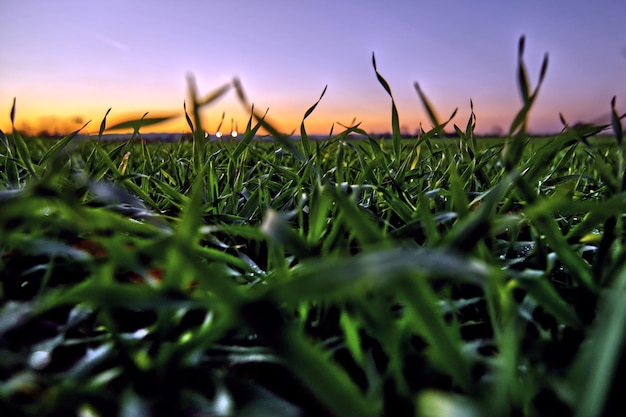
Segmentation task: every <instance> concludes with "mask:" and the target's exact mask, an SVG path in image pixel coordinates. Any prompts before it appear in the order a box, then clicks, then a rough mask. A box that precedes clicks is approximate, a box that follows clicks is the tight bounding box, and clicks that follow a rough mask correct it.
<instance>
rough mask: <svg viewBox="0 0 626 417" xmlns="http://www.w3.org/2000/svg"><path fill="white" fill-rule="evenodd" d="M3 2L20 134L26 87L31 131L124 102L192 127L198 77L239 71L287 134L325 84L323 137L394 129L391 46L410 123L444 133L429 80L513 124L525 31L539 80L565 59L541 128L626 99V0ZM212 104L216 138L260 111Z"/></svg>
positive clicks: (202, 89) (8, 90)
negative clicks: (436, 126)
mask: <svg viewBox="0 0 626 417" xmlns="http://www.w3.org/2000/svg"><path fill="white" fill-rule="evenodd" d="M0 11H1V12H2V16H3V17H4V19H3V21H4V23H3V25H2V26H0V128H1V129H2V130H4V131H10V130H11V125H10V120H9V117H8V115H9V112H10V108H11V104H12V100H13V97H16V98H17V120H16V127H17V128H18V129H20V130H23V131H26V132H28V133H38V132H48V133H55V132H57V133H60V132H67V131H71V130H74V129H77V128H79V127H80V126H82V125H83V124H84V123H86V122H87V121H90V120H91V123H90V124H89V125H88V127H87V128H86V130H85V131H86V132H87V133H93V132H97V130H98V127H99V125H100V121H101V120H102V117H103V116H104V114H105V113H106V111H107V110H108V109H109V108H112V110H111V113H110V116H109V117H110V121H111V124H113V123H114V122H115V121H122V120H124V119H125V118H129V117H131V118H132V117H141V116H142V115H143V114H144V113H146V112H149V114H150V115H157V114H172V113H177V114H179V115H180V117H178V118H177V119H176V120H173V121H171V122H168V123H166V124H162V125H155V126H153V127H150V128H146V129H145V130H142V131H143V132H146V133H148V132H187V131H188V130H189V127H188V125H187V123H186V121H185V118H184V113H183V103H184V102H185V100H188V97H187V84H186V77H187V75H189V74H193V75H194V76H195V77H196V80H197V85H198V89H199V93H200V94H202V95H204V94H206V93H208V92H210V91H212V90H214V89H215V88H217V87H219V86H221V85H223V84H225V83H228V82H231V81H232V80H233V79H234V78H235V77H238V78H239V79H241V82H242V84H243V86H244V88H245V90H246V94H247V96H248V99H249V100H250V102H252V103H253V104H254V106H255V109H257V110H259V111H261V112H264V111H265V110H267V109H269V112H268V119H269V120H271V121H272V122H273V123H275V124H276V126H277V127H279V128H280V129H281V130H282V131H283V132H285V133H291V132H296V134H297V133H299V126H300V123H301V122H302V118H303V116H304V113H305V112H306V110H307V109H308V108H309V107H310V106H311V105H312V104H313V103H314V102H315V101H316V100H317V99H318V98H319V96H320V93H321V92H322V90H323V89H324V87H325V86H328V90H327V92H326V94H325V96H324V98H323V99H322V101H321V103H320V105H319V106H318V108H317V109H316V111H315V112H314V113H313V114H312V115H311V116H310V117H309V118H307V120H306V127H307V131H308V132H309V133H313V134H322V135H323V134H327V133H329V132H330V130H331V128H332V127H333V125H334V126H335V129H337V128H339V127H340V126H339V125H340V124H341V125H352V124H353V123H361V125H360V126H361V127H362V128H364V129H365V130H367V131H368V132H372V133H374V132H387V131H389V130H390V129H391V127H390V126H391V122H390V120H391V117H390V99H389V96H388V95H387V94H386V93H385V91H384V89H383V88H382V87H381V86H380V84H379V83H378V81H377V80H376V77H375V74H374V70H373V68H372V64H371V60H372V53H375V55H376V60H377V64H378V69H379V71H380V72H381V74H382V75H383V76H384V77H385V78H386V79H387V81H388V82H389V84H390V85H391V88H392V91H393V94H394V98H395V100H396V103H397V106H398V110H399V113H400V124H401V126H402V127H403V130H404V131H405V132H406V133H413V132H416V131H417V129H419V127H420V126H422V127H424V128H425V129H427V128H429V127H430V126H429V122H428V118H427V116H426V114H425V111H424V108H423V106H422V105H421V103H420V101H419V99H418V96H417V94H416V92H415V90H414V88H413V82H415V81H418V82H419V83H420V85H421V86H422V88H423V90H424V92H425V93H426V94H427V95H428V97H429V98H430V100H431V101H432V103H433V105H434V106H435V108H436V109H437V111H438V113H439V114H440V117H441V118H442V119H444V118H447V117H448V116H449V115H450V114H451V113H452V112H453V111H454V109H455V108H457V107H458V108H459V112H458V114H457V116H456V118H455V119H454V123H456V124H458V125H459V126H464V125H465V123H466V122H467V118H468V117H469V111H470V105H469V103H470V99H472V100H473V103H474V108H475V112H476V114H477V117H478V121H477V132H478V133H483V134H488V133H497V132H503V131H506V129H507V128H508V126H509V124H510V123H511V121H512V119H513V117H514V116H515V113H516V112H517V110H518V109H519V107H520V105H521V104H520V99H519V94H518V90H517V83H516V64H517V56H516V54H517V42H518V39H519V37H520V36H521V35H525V36H526V39H527V42H526V43H527V48H526V52H525V56H524V58H525V61H526V64H527V67H528V71H529V74H528V75H529V78H530V80H531V84H532V85H533V86H534V85H535V84H536V82H537V77H538V73H539V69H540V66H541V60H542V59H543V55H544V53H546V52H547V53H548V54H549V65H548V73H547V74H548V75H547V77H546V80H545V83H544V86H543V88H542V91H541V92H540V93H539V98H538V100H537V103H536V106H535V108H534V109H533V111H532V112H531V119H530V128H531V131H534V132H553V131H558V130H559V129H560V128H561V123H560V121H559V112H561V113H563V114H564V115H565V116H566V118H567V119H568V120H570V121H572V122H575V121H598V120H601V121H603V120H604V119H606V118H607V117H608V114H609V111H610V100H611V98H612V97H613V96H617V103H618V108H619V109H625V108H626V75H625V74H626V25H624V24H623V21H622V20H623V16H624V15H626V3H624V2H621V1H612V2H596V3H592V2H586V1H582V0H575V1H567V2H565V1H556V2H550V3H549V4H548V3H546V2H541V1H538V0H534V1H529V2H524V3H523V4H522V3H520V4H504V3H502V2H497V1H495V0H492V1H484V2H479V3H473V2H458V1H452V0H447V1H439V2H435V1H429V2H414V1H408V0H406V1H397V2H393V3H383V2H374V1H330V0H324V1H317V2H306V3H305V2H293V1H286V0H281V1H278V0H277V1H268V2H258V1H251V0H239V1H230V2H222V1H192V0H186V1H181V2H165V1H150V2H148V1H147V0H139V1H133V2H127V1H121V0H114V1H107V2H96V3H93V2H89V3H84V2H78V0H62V1H59V2H53V3H51V2H46V1H43V0H32V1H27V2H26V1H24V2H4V3H3V4H2V5H1V6H0ZM623 111H624V110H622V112H623ZM202 114H203V117H204V119H205V120H204V124H205V127H206V130H207V131H209V132H215V131H216V130H217V128H218V126H219V123H220V121H221V120H222V115H224V118H225V120H226V121H230V120H231V119H232V120H234V121H235V123H236V125H237V126H240V127H241V126H245V125H246V123H247V121H248V118H249V116H250V112H249V109H247V108H246V107H245V106H244V105H242V103H240V102H239V100H238V98H237V96H236V94H235V92H234V91H232V90H231V91H230V92H228V93H227V94H226V95H224V96H223V97H221V98H220V99H219V100H217V101H216V102H214V103H212V104H211V105H210V106H208V107H207V108H206V109H204V110H203V113H202ZM227 124H228V123H227ZM222 127H223V130H227V129H229V127H230V126H229V125H228V126H222ZM228 131H230V130H228Z"/></svg>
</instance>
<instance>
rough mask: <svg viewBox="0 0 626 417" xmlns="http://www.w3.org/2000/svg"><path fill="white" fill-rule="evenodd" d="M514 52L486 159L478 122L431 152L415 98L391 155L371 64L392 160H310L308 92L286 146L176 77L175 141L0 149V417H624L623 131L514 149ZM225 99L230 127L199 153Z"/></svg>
mask: <svg viewBox="0 0 626 417" xmlns="http://www.w3.org/2000/svg"><path fill="white" fill-rule="evenodd" d="M518 52H519V62H518V84H519V89H520V93H521V97H522V108H521V110H520V111H519V112H518V114H517V115H516V116H515V117H514V119H513V122H512V124H511V128H510V130H509V134H508V137H506V138H504V139H503V140H498V141H493V140H486V139H481V138H477V137H476V135H475V134H474V128H475V125H476V116H475V115H474V112H473V103H471V102H470V108H471V110H472V111H471V115H470V118H469V120H468V121H467V125H466V126H465V128H464V129H462V128H460V127H459V126H457V125H454V126H453V127H454V131H455V132H456V134H457V138H455V139H444V138H442V133H443V129H444V128H446V127H447V126H448V125H449V124H451V123H452V119H453V117H454V114H453V115H452V117H450V119H449V120H447V121H445V122H441V121H440V120H439V118H438V116H437V112H436V110H435V109H434V106H433V104H432V102H431V101H430V100H429V99H428V98H427V97H426V95H425V93H424V91H423V90H422V88H421V87H420V86H419V84H417V83H416V84H415V88H416V90H417V93H418V98H419V99H420V100H421V102H422V103H423V105H424V106H425V108H426V111H427V114H428V115H429V118H430V122H431V123H432V126H433V128H432V129H431V130H429V131H426V132H423V134H422V135H421V136H420V137H417V138H414V139H410V140H406V139H401V138H400V136H399V128H398V126H399V121H398V115H397V109H396V107H395V103H394V101H393V96H392V94H391V88H390V86H389V84H388V83H387V81H386V80H385V78H384V77H383V76H382V74H381V73H380V72H379V70H378V68H377V67H376V61H375V60H374V59H373V66H374V72H375V75H376V78H377V81H378V82H379V83H380V84H381V86H382V87H383V88H384V89H385V90H386V92H387V93H388V94H389V96H390V98H391V102H392V103H391V104H392V112H391V120H392V130H393V132H394V135H393V138H392V140H391V141H389V142H386V141H382V140H379V139H376V138H373V137H370V136H369V135H367V133H366V132H364V131H362V130H361V129H360V128H359V127H358V125H356V126H352V127H346V128H344V130H342V131H340V132H337V133H331V134H330V135H329V136H328V138H326V139H325V140H312V139H310V138H309V137H308V135H307V132H306V127H305V121H306V119H307V117H308V116H309V115H310V114H311V113H312V112H313V111H314V110H315V108H316V106H317V105H318V104H319V103H320V100H322V98H323V96H324V93H325V91H326V89H324V90H323V91H322V93H321V95H320V98H319V100H318V101H316V102H315V103H314V104H313V105H312V106H311V107H310V108H309V109H308V110H307V111H306V112H305V114H304V116H303V122H302V125H301V128H300V134H301V140H300V141H294V140H293V139H292V138H290V137H289V136H287V135H284V134H282V133H280V132H279V131H278V130H277V129H276V128H275V127H274V126H273V125H272V123H271V121H269V120H268V119H267V118H266V115H263V114H260V113H258V112H257V111H256V110H254V108H253V106H252V105H250V104H249V103H248V101H247V99H246V96H245V92H244V90H243V87H242V85H241V82H240V81H238V80H236V81H235V82H234V83H232V84H229V85H225V86H222V87H220V88H218V89H216V90H215V91H214V92H212V93H210V94H209V95H207V97H205V98H198V97H199V94H198V91H197V87H196V86H195V82H194V81H193V79H192V78H189V88H190V90H189V101H188V102H186V104H185V108H184V116H185V117H186V118H187V121H188V124H189V126H190V129H192V131H193V139H192V143H188V142H185V141H184V138H183V137H181V140H180V141H178V142H177V143H154V144H146V143H145V141H142V140H141V128H142V127H143V126H145V125H147V124H150V123H158V122H159V121H160V120H157V119H150V118H148V117H147V116H145V117H144V118H141V119H139V120H129V121H126V122H124V123H122V125H121V126H122V127H124V126H126V127H128V128H131V129H132V130H133V134H132V136H131V137H130V138H129V140H127V141H125V142H122V143H109V142H106V141H104V140H103V139H102V136H103V133H104V132H105V131H106V130H107V126H106V125H107V123H106V118H107V115H108V112H107V114H106V115H105V116H104V119H103V121H102V123H101V125H100V131H99V134H98V136H97V138H94V139H92V140H88V141H83V140H77V138H76V135H77V133H79V131H77V132H73V133H72V134H70V135H68V136H67V137H65V138H62V139H61V140H58V141H47V140H41V139H36V138H27V137H23V136H22V135H20V133H19V132H17V131H16V130H15V129H13V132H12V133H11V134H9V135H5V134H4V133H1V134H0V139H1V140H2V146H1V147H0V164H1V166H2V170H1V171H0V283H1V286H0V297H1V304H0V380H1V381H2V383H1V384H0V410H2V412H3V413H2V415H11V416H12V415H20V416H21V415H27V416H59V415H81V416H86V415H89V416H111V415H124V416H125V415H131V414H132V415H143V416H170V415H213V416H235V415H236V416H241V415H251V416H252V415H254V416H264V415H267V416H269V415H272V416H274V415H283V416H303V415H329V416H356V415H358V416H382V415H386V416H391V415H393V416H414V415H416V416H431V415H433V416H434V415H437V416H460V415H470V416H494V417H499V416H553V415H559V416H574V415H575V416H618V415H623V414H624V412H626V408H625V407H624V404H623V401H622V395H621V394H620V391H619V390H620V388H619V387H623V385H624V382H625V381H624V375H625V368H624V364H625V363H626V362H625V355H624V353H623V352H624V330H625V328H624V326H625V325H624V323H625V320H626V316H625V314H624V308H623V305H624V303H623V300H624V276H625V275H624V268H625V264H624V259H626V254H625V253H624V237H625V236H626V235H625V233H624V218H623V213H624V207H626V206H625V205H624V203H625V201H624V185H623V184H624V181H625V180H624V178H625V176H624V150H623V130H622V127H621V123H622V119H623V118H624V116H623V115H622V116H620V115H619V114H618V112H617V110H616V100H615V99H613V100H612V102H611V112H612V115H613V116H612V122H611V125H608V126H595V127H586V128H585V129H586V130H585V131H584V132H583V131H582V130H581V127H580V126H573V127H570V126H569V125H567V123H566V122H565V121H564V125H565V127H564V130H563V132H561V133H560V134H558V135H555V136H553V137H550V138H545V139H529V137H528V135H527V132H526V120H527V115H528V113H529V112H530V110H531V107H532V104H533V102H534V100H535V98H536V96H537V92H538V90H539V86H540V85H541V84H542V81H543V78H544V76H545V73H546V70H547V62H548V60H547V57H546V58H545V59H544V63H543V65H542V68H541V71H540V77H539V82H538V85H537V87H535V89H532V88H531V86H530V82H529V81H528V76H527V70H526V68H525V65H524V62H523V52H524V40H523V38H522V39H521V40H520V45H519V50H518ZM230 88H233V89H235V91H236V92H237V93H238V95H239V96H240V98H241V100H242V102H243V104H244V105H245V106H248V107H249V108H250V111H251V117H250V120H249V121H248V124H247V126H246V131H245V132H244V133H243V136H242V138H241V139H240V140H239V141H213V140H207V139H206V138H205V133H204V131H203V130H202V126H201V117H200V113H199V110H200V109H201V108H202V107H203V106H205V105H207V104H209V103H211V102H212V101H214V100H215V99H217V98H218V97H220V96H221V95H222V94H224V93H225V92H227V91H228V90H229V89H230ZM187 109H189V111H190V113H187ZM455 113H456V112H455ZM15 115H16V105H15V103H14V107H13V110H12V115H11V117H12V121H13V120H14V118H15ZM168 117H169V116H168ZM171 117H175V116H174V115H172V116H171ZM563 120H564V119H563ZM118 127H120V125H118V126H111V127H109V129H111V128H118ZM608 128H610V129H611V130H612V133H613V134H614V136H615V137H614V138H613V139H611V140H609V141H607V140H606V139H601V140H600V139H596V138H593V137H589V136H588V135H587V136H585V134H586V133H585V132H592V131H593V132H601V131H603V130H604V129H608ZM259 129H264V130H266V131H268V132H270V133H271V134H272V136H273V138H274V139H275V141H257V140H255V139H254V138H255V135H256V134H257V132H258V131H259ZM581 132H582V133H581ZM350 133H358V134H360V135H362V136H363V137H364V138H365V139H360V140H354V139H351V138H350Z"/></svg>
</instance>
